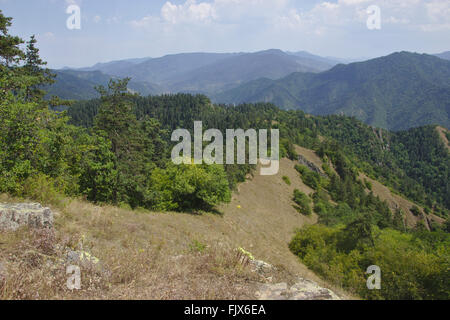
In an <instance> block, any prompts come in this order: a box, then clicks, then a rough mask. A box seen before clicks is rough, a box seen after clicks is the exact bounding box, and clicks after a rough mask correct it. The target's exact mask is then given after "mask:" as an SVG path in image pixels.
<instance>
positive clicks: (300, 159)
mask: <svg viewBox="0 0 450 320" xmlns="http://www.w3.org/2000/svg"><path fill="white" fill-rule="evenodd" d="M298 162H299V163H300V164H301V165H304V166H305V167H307V168H308V169H309V170H311V171H314V172H317V173H318V174H319V175H321V176H322V177H327V175H326V174H324V173H323V172H322V171H321V170H320V168H319V167H317V166H316V165H315V164H314V163H312V162H311V161H308V160H307V159H306V158H305V157H304V156H302V155H298Z"/></svg>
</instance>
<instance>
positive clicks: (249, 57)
mask: <svg viewBox="0 0 450 320" xmlns="http://www.w3.org/2000/svg"><path fill="white" fill-rule="evenodd" d="M335 64H336V62H334V61H331V60H328V59H325V58H322V57H319V56H315V55H312V54H309V53H307V52H298V53H285V52H283V51H281V50H275V49H272V50H266V51H261V52H255V53H201V52H200V53H183V54H174V55H166V56H164V57H161V58H154V59H152V58H142V59H131V60H122V61H112V62H109V63H99V64H96V65H94V66H92V67H89V68H83V69H78V70H77V71H101V72H102V73H104V74H107V75H111V76H115V77H131V78H132V79H133V80H134V81H138V82H147V83H155V84H157V85H159V86H160V87H161V90H160V93H162V92H168V91H169V92H196V93H215V92H218V91H221V90H225V89H230V88H233V87H236V86H238V85H240V84H242V83H245V82H247V81H251V80H255V79H258V78H261V77H267V78H270V79H278V78H281V77H284V76H287V75H288V74H291V73H292V72H320V71H324V70H328V69H330V68H331V67H332V66H333V65H335Z"/></svg>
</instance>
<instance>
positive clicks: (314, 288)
mask: <svg viewBox="0 0 450 320" xmlns="http://www.w3.org/2000/svg"><path fill="white" fill-rule="evenodd" d="M289 291H290V292H289V296H290V298H289V299H290V300H339V297H338V296H337V295H336V294H335V293H334V292H333V291H331V290H330V289H327V288H322V287H320V286H319V285H318V284H317V283H315V282H313V281H311V280H305V279H301V278H300V279H299V280H298V282H297V283H295V284H294V285H293V286H292V287H291V288H290V289H289Z"/></svg>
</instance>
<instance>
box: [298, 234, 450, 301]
mask: <svg viewBox="0 0 450 320" xmlns="http://www.w3.org/2000/svg"><path fill="white" fill-rule="evenodd" d="M355 228H356V229H357V230H365V229H364V228H362V229H361V228H360V227H359V226H357V225H356V226H354V227H351V228H350V229H349V228H347V229H345V228H342V227H333V228H330V227H325V226H322V225H313V226H308V227H306V228H304V229H302V230H299V231H297V233H296V235H295V236H294V238H293V239H292V241H291V243H290V244H289V248H290V250H291V251H292V252H293V253H294V254H296V255H297V256H298V257H299V258H300V259H301V260H302V261H303V262H304V263H305V264H306V265H307V266H308V267H309V268H311V269H312V270H314V271H315V272H317V273H318V274H319V275H320V276H322V277H324V278H326V279H328V280H329V281H332V282H334V283H335V284H336V285H340V286H342V287H344V288H346V289H347V290H349V291H351V292H353V293H356V294H358V295H360V296H361V297H363V298H366V299H442V300H448V299H449V298H450V290H449V288H450V277H449V271H448V270H449V269H448V267H449V264H448V259H449V251H448V247H449V245H448V241H449V238H448V237H449V236H448V235H447V237H446V238H445V237H444V236H443V235H442V234H439V235H433V234H431V235H428V234H427V236H424V235H419V236H416V237H413V235H411V234H405V233H401V232H399V231H395V230H392V229H384V230H376V233H377V234H378V235H377V237H376V238H375V239H374V245H373V246H371V245H366V244H364V243H361V245H359V246H357V248H355V249H352V250H350V251H345V250H344V251H342V249H341V248H339V243H340V242H341V239H343V238H348V237H349V236H350V234H349V233H354V229H355ZM358 234H360V232H356V233H355V234H354V236H353V235H352V238H355V239H356V238H358V236H357V235H358ZM365 236H366V234H365V232H363V234H362V238H361V239H365ZM421 237H425V238H424V240H422V238H421ZM358 241H359V240H358ZM363 242H364V241H363ZM430 243H432V244H433V245H432V246H430ZM432 247H433V248H434V249H431V248H432ZM346 249H347V248H346ZM370 265H377V266H379V267H380V268H381V277H382V278H381V281H382V282H381V290H368V289H367V287H366V280H367V277H368V275H366V274H365V272H366V269H367V267H368V266H370Z"/></svg>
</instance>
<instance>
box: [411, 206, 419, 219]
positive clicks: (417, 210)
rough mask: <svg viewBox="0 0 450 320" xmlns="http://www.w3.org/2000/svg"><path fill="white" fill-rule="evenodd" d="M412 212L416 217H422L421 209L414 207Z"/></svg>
mask: <svg viewBox="0 0 450 320" xmlns="http://www.w3.org/2000/svg"><path fill="white" fill-rule="evenodd" d="M410 211H411V213H412V214H413V215H415V216H416V217H417V216H419V215H420V209H419V208H418V207H417V206H413V207H412V208H411V209H410Z"/></svg>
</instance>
